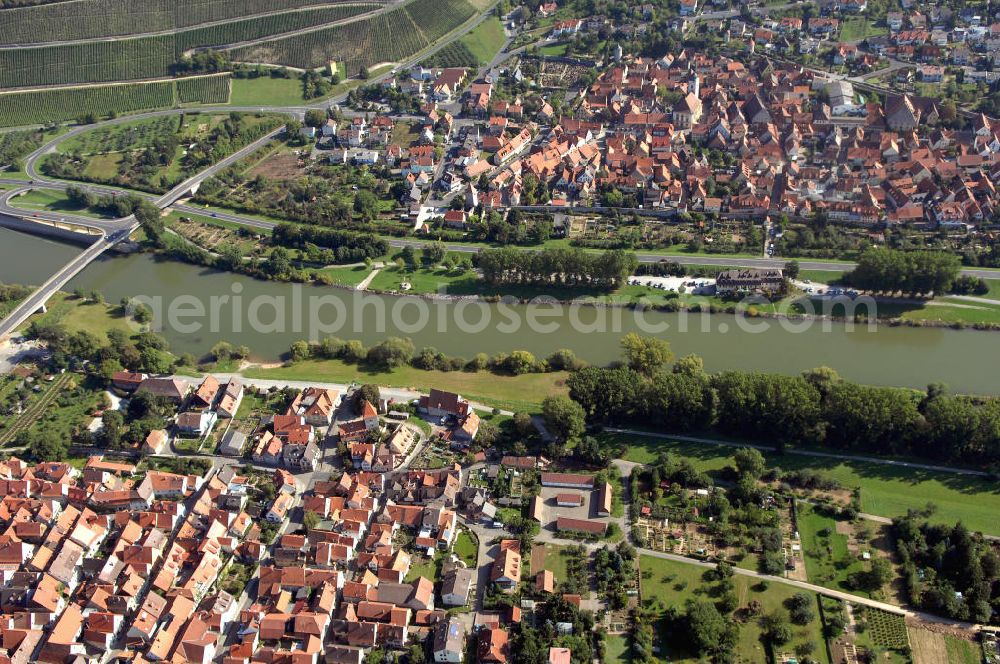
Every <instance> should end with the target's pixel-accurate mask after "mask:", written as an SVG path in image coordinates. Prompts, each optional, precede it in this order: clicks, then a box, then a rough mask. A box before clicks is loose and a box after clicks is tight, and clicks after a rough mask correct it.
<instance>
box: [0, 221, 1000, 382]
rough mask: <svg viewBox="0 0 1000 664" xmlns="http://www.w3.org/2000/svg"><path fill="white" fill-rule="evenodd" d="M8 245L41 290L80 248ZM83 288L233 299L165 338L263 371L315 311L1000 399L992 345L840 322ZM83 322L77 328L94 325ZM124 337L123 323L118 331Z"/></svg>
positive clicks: (20, 269)
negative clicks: (637, 346) (637, 342)
mask: <svg viewBox="0 0 1000 664" xmlns="http://www.w3.org/2000/svg"><path fill="white" fill-rule="evenodd" d="M0 233H2V236H0V257H2V258H3V259H4V260H0V281H5V282H8V283H40V280H43V279H44V278H45V277H46V276H47V275H50V274H51V273H52V271H54V270H55V269H57V268H58V267H59V266H61V265H63V264H65V263H66V262H68V260H69V259H70V258H71V257H72V256H73V255H75V253H76V249H75V248H73V247H66V246H65V245H61V244H59V243H55V242H50V241H47V240H41V239H39V238H34V237H30V236H25V235H22V234H19V233H15V232H13V231H6V230H3V231H0ZM33 275H34V276H33ZM362 276H364V275H362ZM75 288H82V289H83V290H85V291H90V290H94V289H96V290H98V291H100V292H101V293H103V295H104V298H105V299H106V300H107V301H108V302H118V301H119V300H120V299H121V298H123V297H134V296H137V295H144V296H146V297H147V298H150V299H151V300H153V301H154V302H158V303H160V305H161V306H162V307H163V308H164V311H166V310H168V309H169V307H170V305H171V304H177V305H179V304H183V303H187V304H191V303H192V302H193V303H194V304H195V305H196V307H197V308H201V309H203V310H204V311H206V312H211V305H212V303H213V301H218V300H221V299H224V298H229V302H230V305H231V304H232V299H233V298H234V296H236V295H239V296H240V299H241V300H242V305H243V308H242V312H237V313H241V314H242V315H237V316H235V317H234V316H233V307H232V306H224V307H222V308H221V309H219V311H218V314H219V315H218V316H217V317H216V320H215V321H214V323H215V325H214V326H213V325H212V324H211V323H212V321H203V322H204V324H202V325H199V326H198V327H197V328H196V329H189V328H188V327H185V326H180V327H178V326H171V325H165V326H162V327H161V331H162V334H163V335H164V336H165V337H166V339H167V341H168V342H169V343H170V345H171V348H172V350H173V351H174V352H175V353H177V354H178V355H179V354H183V353H186V352H190V353H192V354H194V355H195V356H197V357H201V356H203V355H205V354H206V353H207V352H208V351H209V350H210V349H211V347H212V346H213V345H214V344H215V343H217V342H219V341H228V342H229V343H232V344H234V345H242V344H245V345H247V346H249V348H250V349H251V358H252V359H253V360H254V361H256V362H260V363H270V362H276V361H280V360H281V359H282V357H283V355H284V354H285V353H287V352H288V349H289V348H290V346H291V344H292V343H293V342H295V341H299V340H302V339H305V338H308V337H309V336H310V330H309V325H308V323H309V313H310V311H309V309H308V307H307V305H308V304H309V303H310V302H312V303H314V304H316V305H317V306H318V307H319V310H318V311H317V312H314V313H316V315H317V317H318V319H319V320H320V321H322V322H324V323H326V324H327V325H325V326H323V328H322V329H319V330H316V338H317V339H322V338H324V337H326V336H338V337H340V338H342V339H358V340H360V341H361V342H362V343H364V344H365V345H366V346H371V345H374V344H376V343H378V342H379V341H381V340H383V339H384V338H386V337H389V336H400V337H410V338H411V339H412V340H413V343H414V345H415V346H416V347H417V348H418V349H420V348H422V347H425V346H431V347H435V348H437V349H439V350H440V351H442V352H444V353H445V354H447V355H449V356H460V357H464V358H467V359H468V358H472V357H473V356H474V355H476V354H477V353H480V352H483V353H487V354H489V355H495V354H497V353H501V352H503V353H509V352H511V351H512V350H515V349H523V350H527V351H530V352H531V353H533V354H534V355H535V357H548V356H549V355H551V354H552V353H553V352H555V351H556V350H559V349H561V348H568V349H570V350H573V351H574V353H576V355H577V356H578V357H580V358H582V359H584V360H585V361H587V362H589V363H591V364H608V363H610V362H613V361H615V360H617V359H618V354H619V342H620V339H621V337H622V336H624V335H625V334H627V333H629V332H637V333H638V334H640V335H645V336H658V337H660V338H663V339H666V340H667V341H669V342H670V343H671V346H672V348H673V350H674V352H675V353H676V354H677V355H678V356H683V355H686V354H690V353H694V354H698V355H700V356H702V357H703V358H704V359H705V364H706V368H707V369H709V370H711V371H717V370H725V369H735V370H744V371H752V370H761V371H773V372H779V373H786V374H796V373H799V372H801V371H803V370H805V369H810V368H813V367H816V366H820V365H829V366H833V367H834V368H835V369H837V370H838V371H839V372H840V374H841V375H842V376H844V377H845V378H847V379H850V380H853V381H856V382H860V383H866V384H874V385H899V386H908V387H915V388H921V387H924V386H926V385H927V383H929V382H934V381H941V382H945V383H948V384H949V385H950V386H951V387H952V389H953V390H955V391H961V392H969V393H983V394H993V393H996V392H997V391H998V387H997V385H996V381H995V379H993V378H992V377H993V376H996V375H997V374H998V373H1000V354H998V353H996V352H995V349H996V338H995V337H994V336H993V335H988V334H971V333H969V332H961V331H956V330H951V329H946V328H916V327H904V326H899V327H890V326H885V325H883V326H877V327H876V326H872V327H871V328H870V327H869V326H868V325H854V326H852V325H849V324H839V323H834V322H832V321H792V320H768V319H749V318H747V319H743V318H741V317H734V316H711V315H708V314H700V313H693V312H677V313H667V312H660V311H634V310H631V309H626V308H624V307H589V306H587V307H568V306H565V305H558V304H549V305H539V306H537V307H526V306H524V305H501V304H498V303H484V302H451V301H428V300H423V299H420V298H414V297H410V296H379V295H373V294H370V293H363V292H357V291H354V290H347V289H336V288H331V287H323V286H315V285H303V284H282V283H277V282H262V281H256V280H253V279H250V278H248V277H244V276H241V275H234V274H228V273H222V272H217V271H214V270H210V269H207V268H203V267H198V266H193V265H187V264H183V263H177V262H173V261H158V260H155V259H154V258H153V257H151V256H149V255H148V254H133V255H130V256H121V257H108V258H102V259H100V260H98V261H96V262H95V263H94V264H93V265H91V266H89V267H88V268H87V269H86V270H84V271H83V272H82V273H81V274H80V275H78V276H77V277H76V279H74V281H73V282H71V283H70V284H69V285H68V286H67V290H73V289H75ZM237 291H238V293H237ZM296 293H297V294H298V295H296ZM297 298H298V299H297ZM296 301H298V302H299V303H300V305H299V306H301V307H303V308H301V309H300V311H299V313H300V314H301V315H300V316H298V317H296V316H294V315H293V313H294V311H293V310H294V307H295V302H296ZM253 303H257V305H258V308H259V309H260V311H258V312H257V317H258V318H265V319H267V320H265V321H264V322H266V323H269V325H264V326H263V327H255V326H254V325H251V324H250V321H249V318H250V316H249V315H248V312H247V309H249V307H250V306H251V304H253ZM275 304H276V305H277V309H276V308H275ZM320 305H322V306H320ZM265 309H266V310H267V312H266V313H267V315H265V313H264V310H265ZM275 312H279V313H280V314H281V315H280V316H279V315H277V314H276V313H275ZM80 318H81V321H80V322H79V324H80V325H84V326H89V325H90V324H92V322H91V323H88V322H86V321H85V320H82V319H83V318H85V317H80ZM275 319H279V320H275ZM296 320H298V322H296ZM512 321H513V322H512ZM71 322H74V323H76V320H75V319H72V321H71ZM182 322H183V323H189V322H190V321H189V320H185V321H182ZM466 323H467V324H466ZM115 324H118V325H121V324H123V323H122V321H121V320H118V321H116V322H115ZM872 328H874V329H872Z"/></svg>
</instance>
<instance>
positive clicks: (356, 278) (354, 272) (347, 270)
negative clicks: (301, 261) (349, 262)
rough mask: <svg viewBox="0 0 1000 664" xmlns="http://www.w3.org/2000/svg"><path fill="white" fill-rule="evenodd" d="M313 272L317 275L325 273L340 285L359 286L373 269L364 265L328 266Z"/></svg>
mask: <svg viewBox="0 0 1000 664" xmlns="http://www.w3.org/2000/svg"><path fill="white" fill-rule="evenodd" d="M312 272H313V274H316V275H320V274H322V275H325V276H327V277H329V278H330V280H331V281H333V283H335V284H338V285H340V286H357V285H358V284H360V283H361V282H362V281H364V280H365V277H367V276H368V274H369V273H370V272H371V270H369V269H368V268H367V267H365V266H364V265H358V266H354V267H327V268H322V269H320V270H313V271H312Z"/></svg>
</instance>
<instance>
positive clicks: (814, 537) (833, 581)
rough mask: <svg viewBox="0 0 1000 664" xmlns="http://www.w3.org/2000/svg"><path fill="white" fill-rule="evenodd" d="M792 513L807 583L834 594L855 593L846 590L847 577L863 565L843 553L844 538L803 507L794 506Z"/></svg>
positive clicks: (829, 523)
mask: <svg viewBox="0 0 1000 664" xmlns="http://www.w3.org/2000/svg"><path fill="white" fill-rule="evenodd" d="M796 513H797V516H798V519H797V521H796V523H797V524H798V527H799V536H800V537H801V540H802V552H803V554H804V556H805V560H806V574H807V576H808V579H809V581H810V582H811V583H815V584H818V585H821V586H826V587H828V588H834V589H836V590H843V591H845V592H856V591H854V590H852V589H851V588H850V587H848V584H847V577H848V576H849V575H850V574H852V573H854V572H858V571H861V570H863V569H864V568H865V565H864V563H863V562H862V561H861V560H860V559H858V558H857V557H855V556H852V555H851V554H850V552H849V551H848V550H847V536H846V535H841V534H839V533H837V522H836V521H835V520H834V519H832V518H830V517H827V516H823V515H822V514H818V513H817V512H816V510H815V509H813V508H812V506H810V505H808V504H806V503H801V502H800V503H798V504H797V505H796Z"/></svg>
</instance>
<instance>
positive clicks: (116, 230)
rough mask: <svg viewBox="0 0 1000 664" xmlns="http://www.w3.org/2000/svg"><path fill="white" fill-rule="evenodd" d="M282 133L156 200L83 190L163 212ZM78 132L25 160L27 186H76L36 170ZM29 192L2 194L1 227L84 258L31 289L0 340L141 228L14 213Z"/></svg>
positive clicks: (2, 324) (125, 222) (131, 220)
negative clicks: (65, 246)
mask: <svg viewBox="0 0 1000 664" xmlns="http://www.w3.org/2000/svg"><path fill="white" fill-rule="evenodd" d="M132 119H133V120H134V119H135V118H134V117H133V118H132ZM91 128H92V127H91ZM284 131H285V127H284V126H282V127H279V128H277V129H275V130H274V131H272V132H270V133H269V134H267V135H266V136H264V137H262V138H260V139H258V140H257V141H254V142H253V143H251V144H250V145H248V146H246V147H245V148H243V149H242V150H239V151H237V152H234V153H233V154H231V155H229V156H228V157H226V158H225V159H223V160H221V161H220V162H219V163H217V164H214V165H212V166H211V167H209V168H206V169H205V170H204V171H202V172H201V173H198V174H197V175H195V176H193V177H190V178H188V179H187V180H185V181H184V182H181V183H180V184H179V185H177V186H176V187H174V188H173V189H171V190H170V191H168V192H167V193H166V194H164V195H162V196H160V197H159V198H153V197H152V196H149V195H148V194H145V195H144V194H137V193H136V192H127V191H123V190H117V189H110V188H105V187H89V186H86V185H84V186H82V188H85V189H88V190H91V191H98V192H101V193H115V194H135V195H139V196H141V197H142V198H146V199H147V200H152V201H153V203H154V204H155V205H156V207H158V208H159V209H161V210H163V209H165V208H168V207H170V206H171V205H173V204H174V203H176V202H177V201H178V200H180V199H181V198H183V197H184V196H187V195H190V194H191V193H192V192H194V191H197V189H198V187H199V186H201V183H202V182H204V181H205V180H206V179H207V178H210V177H212V176H214V175H216V174H217V173H219V172H221V171H222V170H224V169H226V168H228V167H229V166H230V165H231V164H233V163H235V162H237V161H239V160H240V159H242V158H243V157H246V156H247V155H249V154H252V153H253V152H255V151H256V150H258V149H260V148H261V147H262V146H263V145H265V144H267V143H269V142H270V141H271V140H273V139H274V138H275V137H277V136H278V135H280V134H281V133H283V132H284ZM76 133H80V132H79V131H72V132H70V133H68V134H64V135H63V136H60V137H58V138H56V139H55V140H53V141H52V142H50V143H48V144H47V145H44V146H42V147H41V148H39V149H38V150H36V151H35V152H34V153H32V154H31V155H30V156H29V157H28V160H27V162H26V164H25V168H26V171H27V173H28V174H29V175H31V176H32V177H33V178H37V181H35V180H32V181H29V183H30V184H31V185H32V186H40V187H44V188H52V189H67V188H69V187H70V186H80V185H76V183H72V182H63V181H59V180H49V179H47V178H45V177H44V176H42V175H41V174H39V173H38V170H37V163H38V160H39V159H40V158H41V157H42V156H44V155H45V154H48V153H49V152H52V151H53V150H54V149H55V146H56V145H58V144H59V143H60V142H62V141H64V140H66V139H67V138H69V137H70V136H72V135H75V134H76ZM30 190H31V186H26V187H21V188H18V189H14V190H13V191H9V192H6V193H4V194H3V195H2V196H0V216H6V220H5V221H6V223H4V220H0V225H6V226H8V227H11V228H17V229H18V230H23V231H25V232H29V233H32V232H34V233H39V234H42V235H50V236H57V237H61V238H62V239H70V240H73V241H76V240H83V241H84V242H87V244H88V247H87V249H85V250H84V251H83V253H81V254H80V255H79V256H77V257H76V258H74V259H73V260H71V261H70V262H69V263H67V264H66V265H65V266H63V267H62V268H61V269H60V270H59V271H58V272H56V273H55V274H54V275H52V277H50V278H49V280H48V281H46V282H45V283H44V284H42V285H41V286H40V287H39V288H38V289H37V290H35V292H33V293H32V294H31V295H30V296H28V298H27V299H25V300H24V301H23V302H22V303H21V304H19V305H18V306H17V307H15V308H14V309H13V310H12V311H11V312H10V313H9V314H8V315H7V316H6V318H4V319H3V320H2V321H0V340H2V339H5V338H7V337H8V336H10V335H11V334H13V332H14V331H15V330H17V328H18V327H20V326H21V325H23V324H24V323H25V322H26V321H27V320H28V318H30V317H31V315H32V314H34V313H35V312H37V311H39V310H44V308H45V303H46V302H48V301H49V298H51V297H52V296H53V295H55V294H56V292H58V291H59V290H61V289H62V288H63V287H64V286H65V285H66V284H67V283H69V281H70V280H71V279H72V278H73V277H75V276H76V275H77V274H79V273H80V271H82V270H83V269H84V268H85V267H87V266H88V265H90V263H92V262H93V261H95V260H96V259H97V258H98V257H99V256H100V255H101V254H103V253H104V252H105V251H107V250H108V249H110V248H112V247H114V246H115V245H116V244H118V243H119V242H122V241H123V240H126V239H128V237H129V235H131V234H132V232H133V231H135V230H136V229H137V228H138V227H139V222H138V221H136V218H135V217H134V216H128V217H125V218H122V219H113V220H106V221H105V220H99V219H89V218H87V217H81V216H75V215H60V214H54V213H51V212H33V211H28V210H24V209H22V208H16V207H13V206H12V205H11V200H12V199H14V198H16V197H17V196H20V195H22V194H25V193H27V192H28V191H30Z"/></svg>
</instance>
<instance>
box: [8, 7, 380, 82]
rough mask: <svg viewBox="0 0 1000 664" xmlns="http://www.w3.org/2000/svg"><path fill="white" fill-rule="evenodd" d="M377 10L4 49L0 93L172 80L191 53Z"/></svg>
mask: <svg viewBox="0 0 1000 664" xmlns="http://www.w3.org/2000/svg"><path fill="white" fill-rule="evenodd" d="M377 7H378V5H377V4H374V3H371V2H369V3H358V4H349V5H344V6H335V7H327V8H324V9H310V10H306V11H298V12H286V13H283V14H273V15H270V16H263V17H256V18H250V19H246V20H243V21H233V22H230V23H223V24H220V25H215V26H211V27H206V28H195V29H193V30H184V31H181V32H178V33H176V34H174V35H158V36H154V37H137V38H134V39H123V40H118V41H96V42H82V43H76V44H63V45H57V46H37V47H32V48H8V49H2V50H0V87H29V86H36V85H64V84H71V83H104V82H107V81H123V80H129V79H139V78H161V77H164V76H168V75H169V74H170V67H171V65H173V64H174V63H175V62H176V61H177V59H178V58H179V57H180V56H181V55H182V54H183V53H184V52H185V51H188V50H190V49H193V48H198V47H203V46H215V45H226V44H234V43H236V42H241V41H248V40H252V39H257V38H260V37H266V36H268V35H273V34H278V33H283V32H289V31H292V30H298V29H301V28H304V27H312V26H315V25H319V24H325V23H330V22H333V21H339V20H343V19H346V18H350V17H352V16H357V15H359V14H363V13H366V12H370V11H372V10H374V9H376V8H377Z"/></svg>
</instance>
